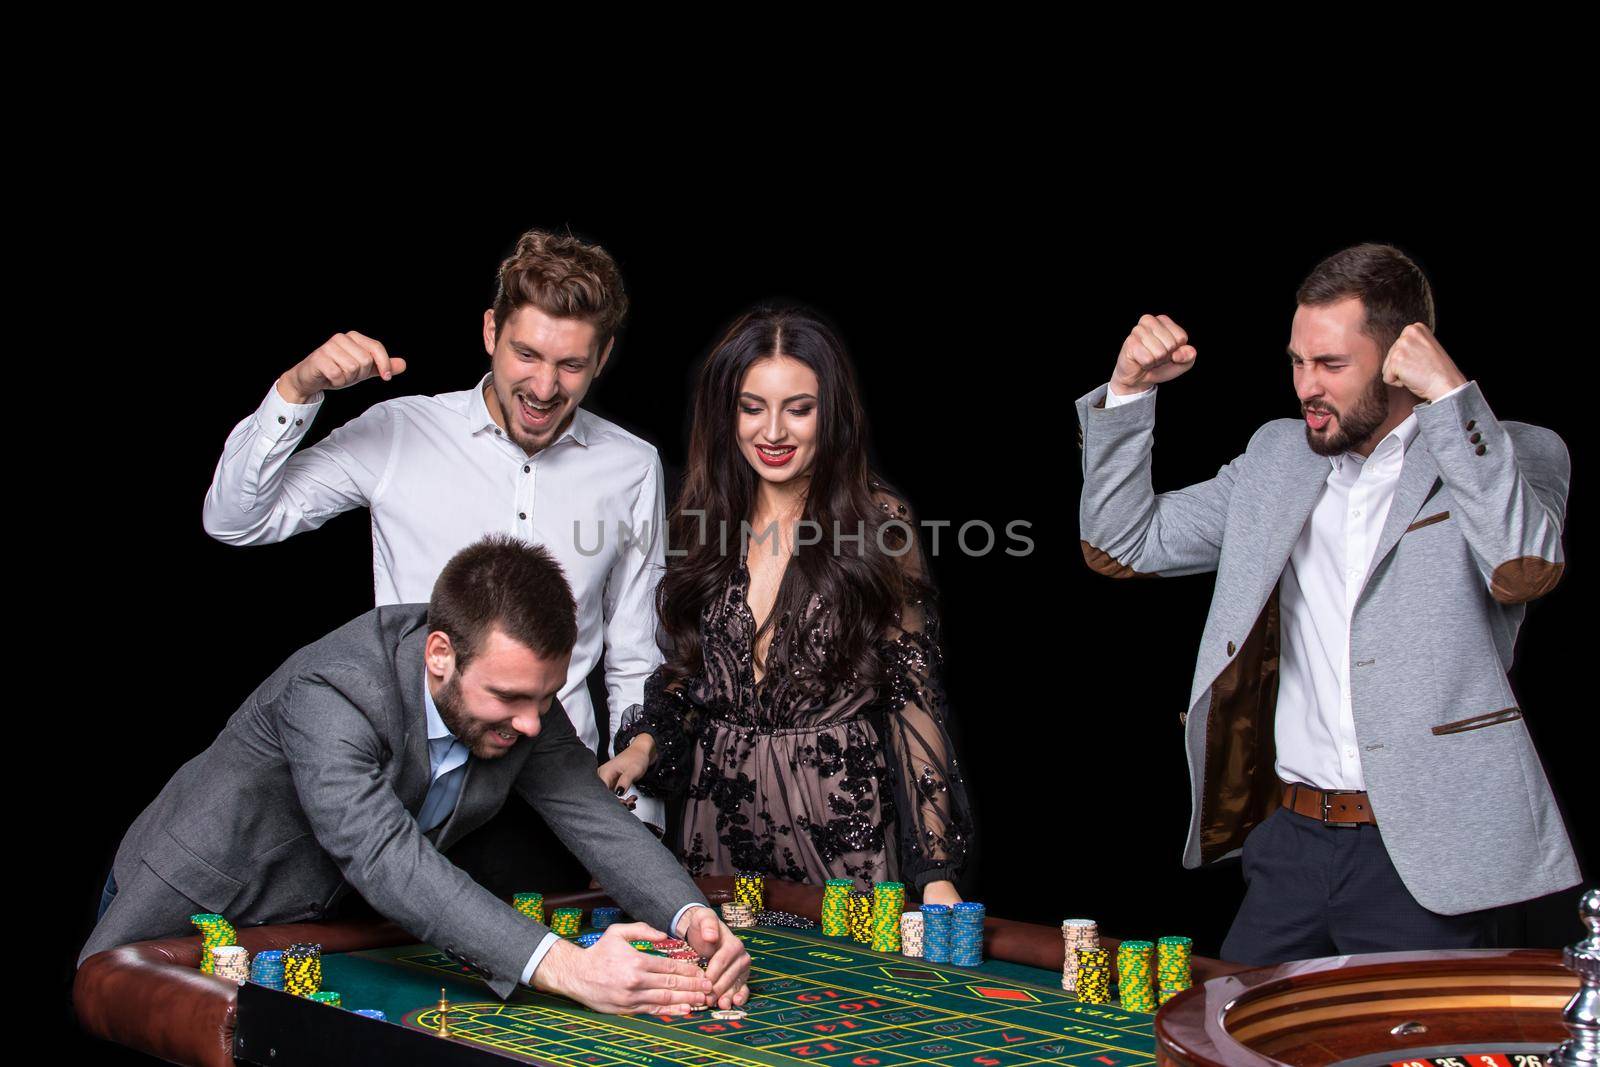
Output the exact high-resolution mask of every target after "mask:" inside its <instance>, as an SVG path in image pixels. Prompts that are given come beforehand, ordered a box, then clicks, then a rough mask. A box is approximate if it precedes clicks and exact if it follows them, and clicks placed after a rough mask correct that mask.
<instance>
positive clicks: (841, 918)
mask: <svg viewBox="0 0 1600 1067" xmlns="http://www.w3.org/2000/svg"><path fill="white" fill-rule="evenodd" d="M855 887H856V884H855V882H853V881H851V880H850V879H849V878H829V879H828V881H827V882H826V883H825V884H824V885H823V888H822V932H823V933H824V934H826V935H827V936H828V937H849V936H850V891H851V890H852V889H854V888H855Z"/></svg>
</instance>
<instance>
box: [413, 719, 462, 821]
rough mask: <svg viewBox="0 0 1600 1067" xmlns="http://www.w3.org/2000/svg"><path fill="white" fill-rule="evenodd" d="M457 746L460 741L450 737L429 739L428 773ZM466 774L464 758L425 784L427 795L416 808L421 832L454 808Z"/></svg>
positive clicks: (442, 763) (444, 817)
mask: <svg viewBox="0 0 1600 1067" xmlns="http://www.w3.org/2000/svg"><path fill="white" fill-rule="evenodd" d="M460 745H461V742H460V741H457V740H456V739H455V738H453V737H440V738H436V739H431V740H429V741H428V756H429V759H430V763H429V772H430V773H437V772H438V769H439V768H440V767H441V766H443V765H444V762H445V760H446V759H447V758H449V756H450V753H451V752H453V751H455V749H456V748H458V747H460ZM466 777H467V761H466V760H463V761H462V762H461V764H460V765H459V766H456V767H452V768H451V769H450V770H448V771H446V772H445V773H444V774H441V775H439V776H438V777H437V778H434V779H433V784H432V785H430V786H428V795H427V797H425V798H424V799H423V801H422V807H421V808H420V809H419V810H418V811H417V825H418V826H419V827H421V829H422V832H423V833H427V832H428V831H429V830H432V829H434V828H435V827H437V826H439V825H440V824H441V823H443V822H444V821H445V820H446V819H448V818H449V817H450V813H451V812H452V811H454V810H455V809H456V801H457V800H458V799H459V798H460V796H461V783H462V782H463V781H465V780H466Z"/></svg>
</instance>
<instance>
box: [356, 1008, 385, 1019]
mask: <svg viewBox="0 0 1600 1067" xmlns="http://www.w3.org/2000/svg"><path fill="white" fill-rule="evenodd" d="M352 1014H354V1015H359V1016H361V1017H362V1018H364V1019H376V1020H378V1021H379V1022H380V1023H386V1022H388V1021H389V1017H388V1016H387V1015H385V1014H384V1013H383V1012H381V1011H379V1010H378V1009H377V1008H357V1009H356V1010H355V1011H354V1012H352Z"/></svg>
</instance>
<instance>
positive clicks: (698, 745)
mask: <svg viewBox="0 0 1600 1067" xmlns="http://www.w3.org/2000/svg"><path fill="white" fill-rule="evenodd" d="M879 503H880V506H882V507H883V508H884V509H885V510H886V511H887V513H888V514H889V516H890V517H892V518H902V519H905V518H907V517H908V515H907V511H906V507H905V504H904V503H903V502H901V501H900V500H898V499H897V498H895V497H892V496H889V495H888V494H887V493H880V494H879ZM900 564H901V566H902V567H904V568H906V569H907V571H908V572H909V573H915V574H917V575H919V576H920V575H921V574H922V573H923V572H922V559H921V554H920V548H919V547H918V546H917V545H916V543H915V540H914V539H913V541H912V546H911V548H910V550H909V551H907V552H906V553H905V555H903V556H902V557H901V558H900ZM749 582H750V574H749V570H748V568H747V567H746V564H745V557H744V555H743V553H742V552H741V556H740V559H739V563H738V565H737V566H736V567H734V568H733V569H732V571H731V572H730V575H729V577H728V579H727V580H726V582H725V583H724V584H723V587H722V589H721V591H720V595H718V596H717V597H715V598H713V599H712V600H711V601H710V602H709V603H707V604H706V605H705V607H704V608H703V609H702V611H701V614H700V630H701V637H702V655H703V663H702V668H701V670H700V671H699V672H698V673H697V674H695V675H693V676H691V677H690V678H688V679H685V680H683V681H681V682H679V683H676V684H673V685H668V684H667V683H666V682H665V676H664V674H663V672H662V671H660V670H658V671H657V672H656V673H655V674H654V675H652V676H651V678H650V680H649V682H648V683H647V684H646V686H645V694H644V704H643V705H642V706H640V705H635V706H634V707H633V708H631V709H629V712H628V714H627V715H626V716H625V717H624V723H623V726H622V729H621V730H620V731H619V732H618V740H617V750H618V751H619V752H620V751H621V750H622V749H623V748H625V747H626V746H627V745H628V743H629V742H631V741H632V740H633V738H634V737H636V736H637V735H638V734H640V733H649V734H651V735H652V736H653V737H654V738H655V743H656V757H655V762H654V763H653V764H652V766H651V768H650V771H649V772H648V773H647V774H646V775H645V776H644V777H643V778H641V779H640V780H639V782H638V783H637V785H638V788H640V789H641V790H643V791H644V792H646V793H650V794H653V795H658V796H677V795H680V794H682V795H685V797H686V800H685V810H684V813H683V831H682V835H681V838H680V840H679V841H678V842H677V848H678V852H679V856H680V858H681V859H682V861H683V863H684V866H685V867H687V868H688V870H689V872H690V873H691V874H695V875H702V874H733V873H737V872H740V871H760V872H763V873H767V874H771V875H775V876H777V877H781V878H787V879H791V880H795V881H803V882H811V883H820V882H822V881H825V880H826V879H829V878H853V879H855V880H856V881H857V883H858V884H860V885H862V886H863V887H865V886H868V885H870V884H871V883H872V882H874V881H883V880H897V881H904V882H907V883H908V884H911V885H913V886H915V887H917V888H918V889H920V888H921V887H922V886H924V885H926V884H927V883H928V882H930V881H936V880H939V879H944V878H952V879H953V878H954V877H955V876H956V875H957V874H958V873H959V871H960V868H961V866H962V863H963V862H964V860H965V858H966V856H967V853H968V850H969V847H970V839H971V836H972V821H971V816H970V808H969V806H968V801H967V793H966V786H965V783H964V781H963V779H962V776H961V771H960V767H959V765H958V762H957V759H956V755H955V751H954V746H953V744H952V742H951V738H950V732H949V723H950V711H949V708H948V706H947V703H946V700H945V695H944V691H943V689H942V687H941V685H940V682H939V672H940V665H941V658H940V650H939V640H938V637H939V635H938V620H937V617H936V614H935V612H934V610H933V607H932V605H931V604H928V603H925V602H924V601H923V600H922V599H920V598H913V599H910V600H907V601H906V602H905V603H903V604H902V605H901V606H900V610H899V611H898V612H897V613H896V618H895V620H894V622H893V624H892V625H891V626H890V627H889V628H888V630H887V631H886V632H885V633H884V634H883V635H882V636H881V638H880V639H879V641H878V644H877V653H878V657H879V660H880V662H881V663H882V678H881V681H880V684H878V685H877V686H870V685H862V684H860V683H859V682H843V683H838V684H834V685H831V686H830V685H823V684H820V683H817V682H816V680H815V679H816V671H815V669H814V668H811V667H809V666H808V665H807V663H799V664H794V663H790V662H788V661H787V656H786V653H785V651H784V649H785V648H786V647H787V646H788V643H787V642H785V641H783V640H781V638H782V637H783V636H784V634H785V633H786V631H787V629H788V627H790V626H793V625H799V626H802V627H805V628H806V630H805V633H804V634H803V636H802V638H801V640H802V644H803V647H804V649H805V650H806V654H805V655H804V656H802V657H800V658H802V659H803V660H805V661H808V663H815V662H822V661H824V660H825V659H826V657H828V656H829V654H830V652H831V650H832V647H833V635H832V633H831V632H830V630H829V627H828V625H827V614H826V612H825V610H824V609H825V605H824V604H823V602H822V598H821V597H820V596H818V595H816V594H813V595H812V596H811V597H810V598H809V601H808V603H807V607H806V610H805V612H804V614H803V617H802V618H800V619H799V620H798V621H797V620H793V619H790V618H787V617H780V618H778V619H776V620H774V629H773V637H772V642H771V646H770V649H769V650H768V652H767V664H766V668H767V669H766V671H765V673H763V674H762V675H761V676H760V677H759V678H758V677H757V675H756V667H755V662H754V651H753V650H754V647H755V646H754V641H755V638H756V629H757V627H756V620H755V617H754V615H753V614H752V613H751V611H750V607H749V602H748V593H749Z"/></svg>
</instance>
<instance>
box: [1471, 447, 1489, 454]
mask: <svg viewBox="0 0 1600 1067" xmlns="http://www.w3.org/2000/svg"><path fill="white" fill-rule="evenodd" d="M1473 451H1474V452H1476V453H1477V454H1478V455H1480V456H1481V455H1483V454H1484V453H1485V452H1487V451H1489V447H1488V446H1487V445H1479V446H1478V447H1477V448H1474V449H1473Z"/></svg>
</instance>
